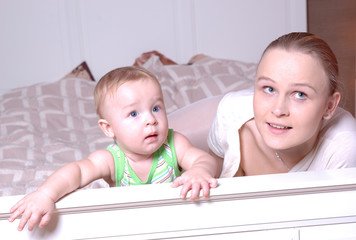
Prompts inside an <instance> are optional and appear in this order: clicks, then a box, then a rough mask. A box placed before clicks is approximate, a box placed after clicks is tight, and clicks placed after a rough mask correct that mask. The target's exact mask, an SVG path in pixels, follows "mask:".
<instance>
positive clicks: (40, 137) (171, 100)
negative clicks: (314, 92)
mask: <svg viewBox="0 0 356 240" xmlns="http://www.w3.org/2000/svg"><path fill="white" fill-rule="evenodd" d="M144 67H145V68H147V69H149V70H151V71H152V72H153V73H154V74H156V75H157V76H158V77H159V79H160V81H161V84H162V89H163V94H164V97H165V103H166V105H167V106H166V107H167V110H168V113H170V112H172V111H174V110H176V109H179V108H181V107H183V106H185V105H187V104H190V103H192V102H195V101H197V100H200V99H202V98H205V97H210V96H215V95H220V94H224V93H226V92H229V91H236V90H239V89H244V88H248V87H251V86H253V76H254V73H255V67H256V65H255V64H250V63H243V62H239V61H231V60H221V59H214V58H210V57H205V58H203V59H201V60H199V61H197V62H195V63H194V64H193V65H163V64H162V63H161V62H160V61H159V59H158V58H157V57H156V56H153V57H151V58H150V59H149V61H147V62H146V63H145V64H144ZM95 84H96V83H95V82H94V81H88V80H87V79H83V78H73V77H69V76H67V77H65V78H63V79H60V80H57V81H55V82H52V83H40V84H36V85H32V86H26V87H22V88H17V89H13V90H12V91H10V92H8V93H5V94H3V95H1V96H0V196H10V195H19V194H27V193H30V192H32V191H34V190H35V189H36V188H37V187H38V186H39V185H40V184H41V183H42V182H43V181H44V180H45V179H46V178H47V177H48V176H49V175H50V174H51V173H52V172H53V171H55V170H56V169H58V168H59V167H61V166H63V165H64V164H66V163H69V162H72V161H76V160H80V159H82V158H85V157H86V156H87V155H88V154H89V153H90V152H92V151H94V150H96V149H100V148H105V147H106V146H107V145H108V144H109V143H110V142H111V141H112V140H111V139H108V138H106V137H105V136H104V134H103V133H102V132H101V130H100V128H99V127H98V125H97V120H98V118H97V115H96V113H95V107H94V101H93V91H94V87H95ZM103 186H107V185H106V184H105V183H104V181H103V180H99V181H97V182H95V183H92V184H90V185H89V186H88V187H91V188H92V187H103Z"/></svg>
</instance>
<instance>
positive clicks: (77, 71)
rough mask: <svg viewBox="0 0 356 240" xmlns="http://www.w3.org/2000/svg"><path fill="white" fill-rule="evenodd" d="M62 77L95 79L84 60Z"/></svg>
mask: <svg viewBox="0 0 356 240" xmlns="http://www.w3.org/2000/svg"><path fill="white" fill-rule="evenodd" d="M63 78H81V79H87V80H89V81H95V79H94V77H93V74H92V73H91V71H90V69H89V66H88V64H87V63H86V62H85V61H84V62H82V63H81V64H79V65H78V66H77V67H76V68H74V69H73V70H72V71H71V72H70V73H68V74H67V75H65V76H64V77H63Z"/></svg>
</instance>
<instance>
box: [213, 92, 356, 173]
mask: <svg viewBox="0 0 356 240" xmlns="http://www.w3.org/2000/svg"><path fill="white" fill-rule="evenodd" d="M253 117H254V114H253V90H246V91H238V92H232V93H229V94H227V95H225V96H224V98H223V99H222V100H221V101H220V104H219V107H218V110H217V113H216V116H215V118H214V120H213V123H212V126H211V129H210V132H209V136H208V145H209V148H210V149H211V150H212V151H213V152H214V153H215V154H216V155H217V156H219V157H221V158H224V165H223V170H222V172H221V175H220V177H233V176H234V175H235V173H236V172H237V170H238V168H239V165H240V160H241V153H240V136H239V133H238V131H239V129H240V128H241V127H242V126H243V125H244V124H245V123H246V122H247V121H249V120H250V119H252V118H253ZM348 167H356V119H355V118H354V117H353V116H352V115H351V114H350V113H349V112H347V111H345V110H344V109H342V108H339V107H338V108H337V109H336V111H335V113H334V116H333V117H332V118H331V119H330V120H327V121H324V123H323V125H322V128H321V132H320V137H319V141H318V143H317V146H316V148H314V149H313V150H312V151H311V152H310V153H309V154H308V155H307V156H305V158H304V159H302V160H301V161H300V162H299V163H298V164H297V165H295V166H294V167H293V168H292V169H291V170H290V171H289V172H301V171H315V170H326V169H338V168H348Z"/></svg>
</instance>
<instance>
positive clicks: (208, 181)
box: [172, 169, 218, 201]
mask: <svg viewBox="0 0 356 240" xmlns="http://www.w3.org/2000/svg"><path fill="white" fill-rule="evenodd" d="M181 185H183V186H182V189H181V191H180V198H182V199H184V198H185V197H186V196H187V193H188V192H189V191H191V193H190V198H189V199H190V200H191V201H194V200H195V199H197V198H198V197H199V194H200V190H202V191H203V198H208V197H209V196H210V188H216V187H217V186H218V181H217V180H216V179H215V178H214V177H212V176H210V175H209V174H207V173H206V172H204V171H202V170H201V169H190V170H188V171H186V172H184V173H183V174H182V176H180V177H178V178H176V179H175V180H174V181H173V183H172V187H178V186H181Z"/></svg>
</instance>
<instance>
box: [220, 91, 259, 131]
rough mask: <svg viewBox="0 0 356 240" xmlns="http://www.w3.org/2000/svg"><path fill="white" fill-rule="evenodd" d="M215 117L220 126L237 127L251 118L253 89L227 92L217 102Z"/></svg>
mask: <svg viewBox="0 0 356 240" xmlns="http://www.w3.org/2000/svg"><path fill="white" fill-rule="evenodd" d="M216 118H217V121H218V122H219V125H220V126H225V127H226V128H228V129H231V128H234V129H239V128H240V127H241V126H242V125H243V124H244V123H246V122H247V121H248V120H250V119H251V118H253V90H243V91H237V92H230V93H227V94H226V95H225V96H224V97H223V99H222V100H221V101H220V103H219V106H218V109H217V114H216Z"/></svg>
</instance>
